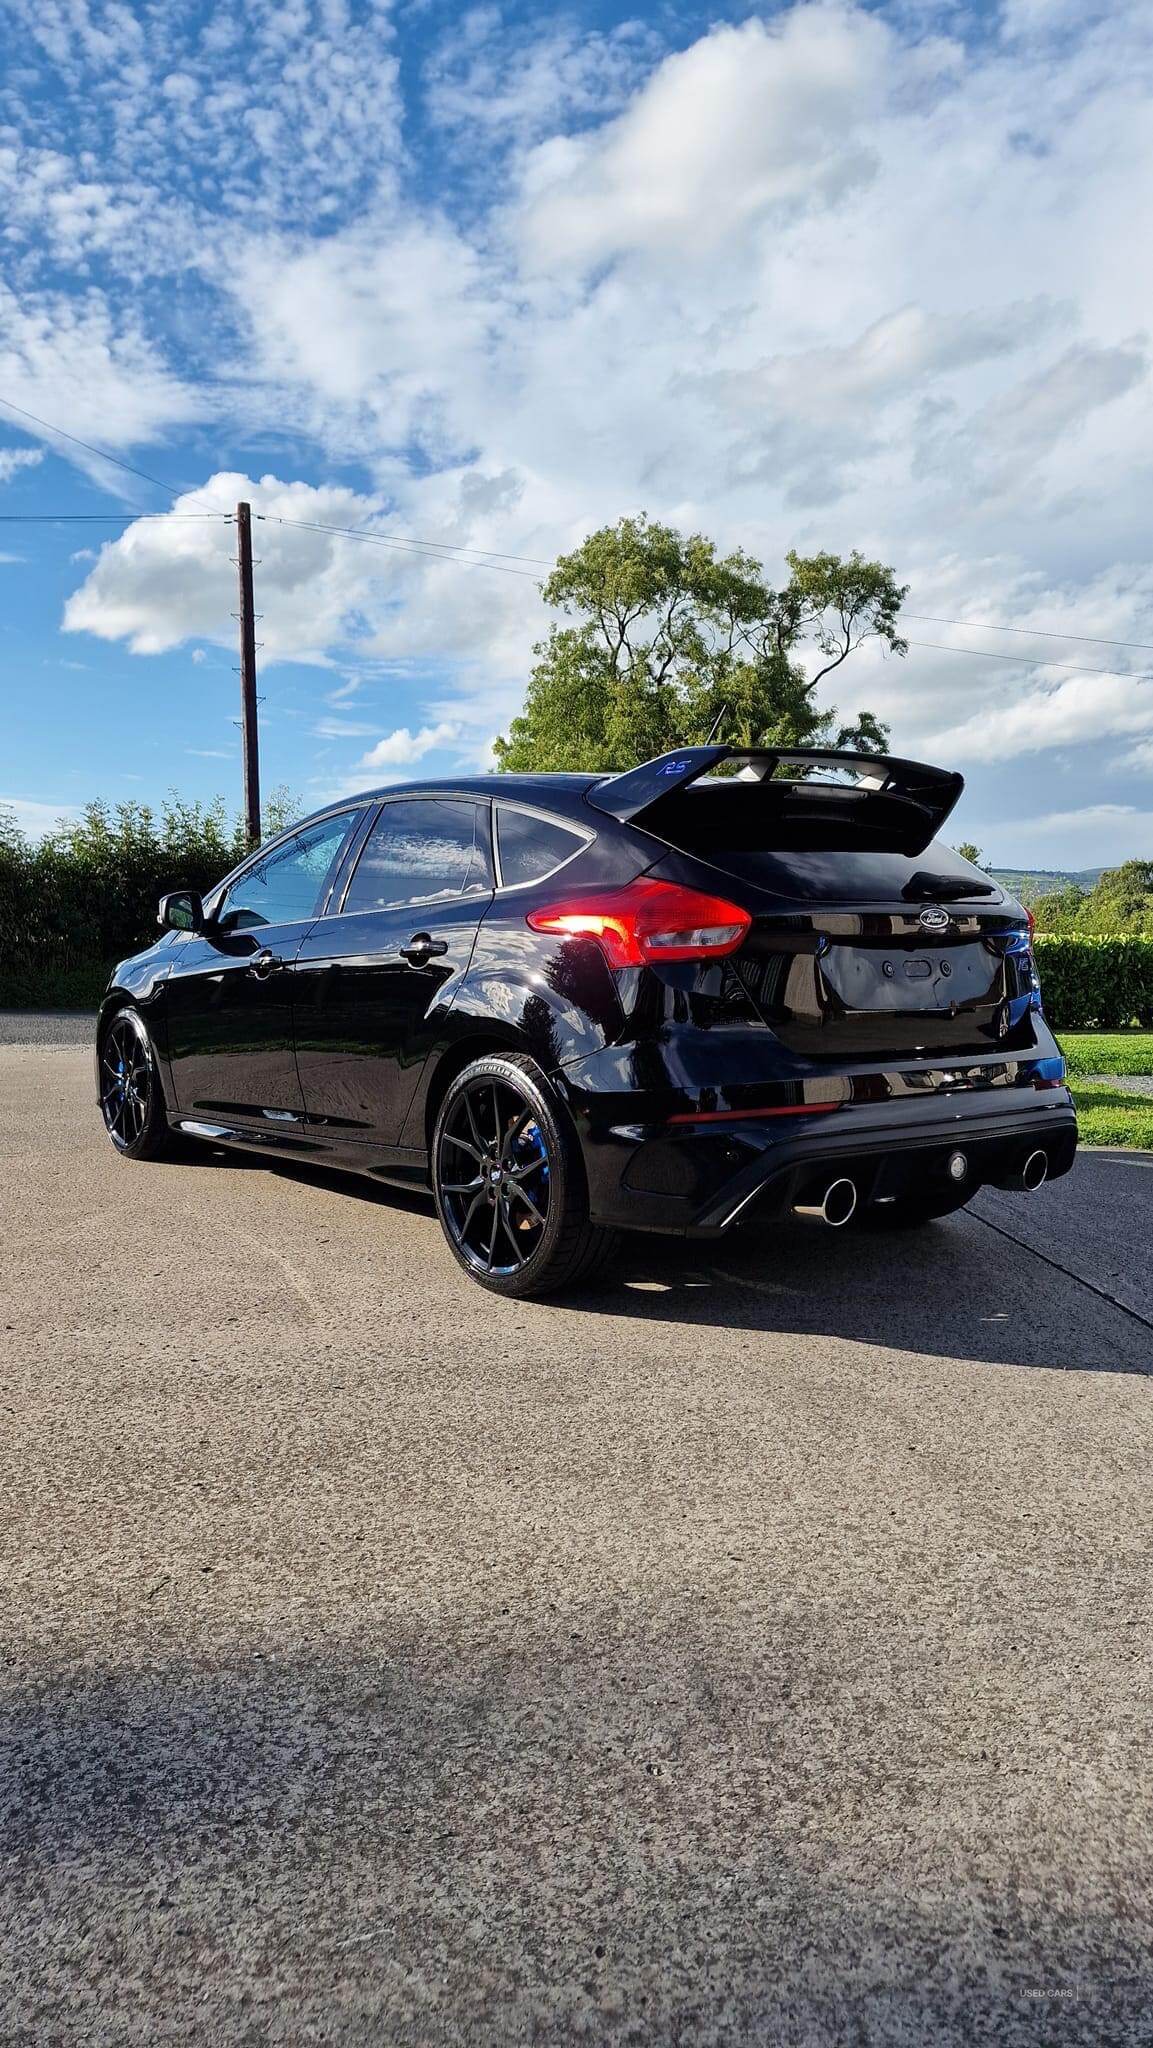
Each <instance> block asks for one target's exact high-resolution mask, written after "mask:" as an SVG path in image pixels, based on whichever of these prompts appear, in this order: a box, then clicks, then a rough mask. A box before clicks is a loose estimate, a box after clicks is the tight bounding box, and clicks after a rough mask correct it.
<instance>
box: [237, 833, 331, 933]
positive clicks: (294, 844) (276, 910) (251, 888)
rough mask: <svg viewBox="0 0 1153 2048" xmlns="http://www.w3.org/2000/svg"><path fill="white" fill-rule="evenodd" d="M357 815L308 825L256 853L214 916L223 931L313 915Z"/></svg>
mask: <svg viewBox="0 0 1153 2048" xmlns="http://www.w3.org/2000/svg"><path fill="white" fill-rule="evenodd" d="M360 815H361V813H360V811H359V810H355V811H340V812H338V813H337V814H336V815H335V816H334V817H331V818H321V819H320V820H319V822H318V823H317V824H315V825H306V826H305V828H304V830H303V831H302V832H297V833H296V834H295V835H294V837H293V838H291V839H289V840H286V841H285V842H284V844H283V845H281V846H275V847H273V848H272V849H271V851H270V852H269V853H266V854H258V856H257V858H256V859H255V860H254V861H253V862H252V864H251V866H250V867H247V868H245V870H244V873H243V874H242V875H238V876H237V878H236V880H235V882H233V883H232V885H231V887H230V888H229V889H228V890H226V892H225V895H224V898H223V901H222V902H221V904H220V908H219V910H218V912H217V920H216V921H217V923H218V924H219V925H220V926H221V927H222V929H223V930H225V931H232V932H235V931H251V930H253V929H254V928H255V927H256V926H258V925H264V924H299V923H301V922H302V921H303V920H304V919H305V918H309V917H315V916H316V915H317V912H318V910H319V908H320V906H321V905H322V904H323V902H324V896H325V891H326V890H327V888H328V885H329V882H330V880H331V878H332V875H333V874H334V872H335V869H336V864H337V861H338V860H339V858H340V853H341V849H342V847H343V845H344V842H345V840H346V839H347V837H348V834H349V832H350V831H351V829H352V827H353V826H354V825H355V823H356V821H357V819H358V818H359V817H360Z"/></svg>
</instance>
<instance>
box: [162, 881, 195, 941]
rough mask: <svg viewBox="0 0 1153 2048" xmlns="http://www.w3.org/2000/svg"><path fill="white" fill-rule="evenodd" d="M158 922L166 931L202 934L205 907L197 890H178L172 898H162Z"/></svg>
mask: <svg viewBox="0 0 1153 2048" xmlns="http://www.w3.org/2000/svg"><path fill="white" fill-rule="evenodd" d="M156 922H157V924H158V925H162V926H163V927H164V929H165V931H170V932H202V931H203V930H204V905H203V903H202V902H201V900H200V898H199V896H198V895H197V894H196V891H195V889H176V890H174V891H173V893H172V895H171V896H162V897H161V898H160V910H159V913H158V915H157V919H156Z"/></svg>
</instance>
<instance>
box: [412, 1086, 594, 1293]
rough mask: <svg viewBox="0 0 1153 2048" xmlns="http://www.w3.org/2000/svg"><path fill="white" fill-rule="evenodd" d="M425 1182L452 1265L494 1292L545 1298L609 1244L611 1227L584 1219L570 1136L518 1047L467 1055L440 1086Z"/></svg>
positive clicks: (580, 1176)
mask: <svg viewBox="0 0 1153 2048" xmlns="http://www.w3.org/2000/svg"><path fill="white" fill-rule="evenodd" d="M432 1187H433V1194H434V1196H435V1198H436V1209H437V1215H438V1216H439V1217H440V1222H441V1228H442V1229H443V1231H444V1234H445V1237H446V1238H447V1240H448V1245H449V1250H450V1251H451V1252H452V1255H453V1257H454V1258H455V1260H456V1262H457V1264H458V1265H459V1266H462V1267H463V1268H464V1271H465V1272H466V1273H467V1274H468V1275H469V1277H470V1279H473V1280H476V1281H478V1282H479V1284H480V1286H482V1287H487V1288H490V1289H491V1290H492V1292H493V1293H494V1294H506V1295H512V1296H516V1297H521V1298H523V1297H524V1296H526V1295H539V1294H555V1293H556V1292H557V1291H558V1290H559V1289H561V1288H563V1287H572V1286H575V1285H576V1283H577V1282H578V1281H580V1280H583V1279H584V1278H585V1276H586V1275H587V1274H588V1273H589V1272H590V1271H591V1269H592V1268H593V1267H594V1266H595V1265H599V1264H600V1263H601V1261H602V1260H603V1259H605V1258H606V1257H607V1256H608V1255H609V1253H610V1252H611V1250H612V1246H613V1241H614V1240H613V1233H612V1232H611V1231H607V1230H603V1229H601V1228H599V1227H598V1226H597V1225H596V1224H595V1223H592V1222H590V1220H589V1213H588V1193H587V1189H586V1185H585V1177H584V1168H583V1165H582V1162H581V1157H580V1151H579V1146H578V1143H577V1138H576V1134H575V1132H574V1131H573V1130H572V1127H571V1125H570V1124H569V1123H568V1120H567V1118H566V1117H565V1116H564V1112H563V1111H562V1110H561V1108H560V1105H559V1104H558V1103H557V1102H556V1101H555V1098H554V1097H553V1095H552V1092H551V1090H550V1089H549V1087H548V1084H547V1082H546V1081H545V1078H544V1076H543V1074H542V1073H541V1071H540V1069H539V1068H538V1067H537V1066H536V1065H535V1063H534V1062H533V1061H532V1060H530V1059H526V1058H525V1057H524V1056H523V1055H522V1054H520V1053H497V1054H491V1055H488V1056H486V1057H485V1058H483V1059H478V1060H474V1061H473V1062H472V1065H471V1066H468V1067H465V1069H464V1071H463V1072H462V1073H460V1074H458V1075H457V1076H456V1078H455V1080H454V1081H452V1083H451V1084H450V1086H449V1089H448V1092H447V1094H446V1095H445V1098H444V1101H443V1102H442V1104H441V1106H440V1111H439V1113H438V1115H437V1119H436V1128H435V1131H434V1133H433V1141H432Z"/></svg>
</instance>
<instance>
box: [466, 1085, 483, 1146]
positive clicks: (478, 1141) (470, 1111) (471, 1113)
mask: <svg viewBox="0 0 1153 2048" xmlns="http://www.w3.org/2000/svg"><path fill="white" fill-rule="evenodd" d="M464 1108H465V1114H466V1116H467V1117H468V1127H469V1130H470V1131H471V1132H472V1136H473V1143H474V1144H475V1146H476V1148H477V1153H476V1156H477V1158H478V1159H483V1158H484V1156H485V1142H484V1139H483V1138H482V1137H481V1134H480V1130H479V1128H478V1126H477V1121H476V1111H475V1110H474V1108H473V1106H472V1094H471V1091H470V1092H469V1094H467V1095H466V1096H465V1098H464Z"/></svg>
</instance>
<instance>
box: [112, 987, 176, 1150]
mask: <svg viewBox="0 0 1153 2048" xmlns="http://www.w3.org/2000/svg"><path fill="white" fill-rule="evenodd" d="M98 1072H99V1076H100V1084H99V1085H100V1113H101V1115H102V1117H103V1118H104V1128H105V1130H106V1131H107V1133H108V1136H109V1138H110V1139H111V1141H112V1144H113V1145H114V1146H115V1147H116V1150H117V1151H118V1152H119V1153H120V1155H121V1157H122V1158H123V1159H161V1158H164V1157H165V1156H166V1155H167V1154H170V1153H172V1152H173V1151H175V1149H176V1146H175V1140H174V1138H173V1134H172V1132H171V1131H170V1130H169V1128H168V1112H167V1109H166V1107H165V1102H164V1089H163V1086H162V1084H161V1080H160V1067H159V1064H158V1062H157V1058H156V1053H155V1050H154V1048H153V1044H152V1040H151V1039H150V1037H149V1036H148V1030H147V1026H146V1025H145V1022H144V1019H143V1017H142V1016H141V1015H140V1012H139V1010H134V1009H132V1008H131V1007H130V1006H129V1005H127V1004H126V1005H125V1007H124V1008H123V1009H121V1010H117V1011H116V1013H115V1015H114V1016H113V1017H111V1018H110V1019H109V1022H108V1026H107V1028H106V1030H105V1031H104V1032H103V1034H102V1036H101V1039H100V1056H99V1061H98Z"/></svg>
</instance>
